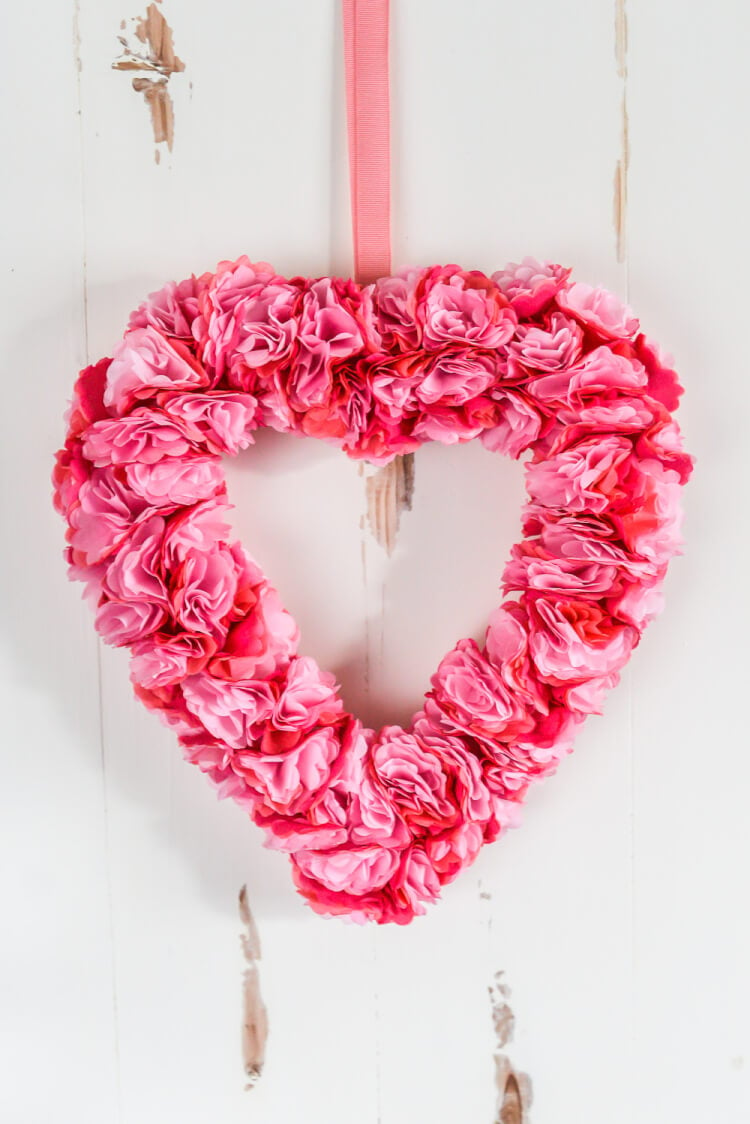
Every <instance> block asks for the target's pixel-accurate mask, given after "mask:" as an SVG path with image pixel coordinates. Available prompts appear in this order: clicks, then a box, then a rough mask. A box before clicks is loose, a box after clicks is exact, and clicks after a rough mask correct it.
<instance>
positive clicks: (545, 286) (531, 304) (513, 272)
mask: <svg viewBox="0 0 750 1124" xmlns="http://www.w3.org/2000/svg"><path fill="white" fill-rule="evenodd" d="M569 276H570V270H569V269H564V268H563V267H562V266H561V265H553V264H552V263H551V262H538V261H537V260H536V258H524V259H523V261H522V262H521V263H520V264H517V263H516V262H511V263H510V265H507V266H506V267H505V269H499V270H498V271H497V273H493V274H492V280H493V281H494V283H495V284H496V285H497V287H498V289H499V290H500V292H501V293H503V294H504V295H505V296H506V297H507V298H508V300H509V301H510V303H511V305H512V307H513V309H514V311H515V312H516V314H517V315H518V316H524V317H526V316H536V314H537V313H538V312H540V311H541V310H542V309H543V308H544V307H545V305H548V304H549V303H550V301H552V300H553V299H554V297H555V296H556V295H557V293H559V291H560V290H561V289H562V288H563V286H564V285H565V283H566V281H567V279H568V277H569Z"/></svg>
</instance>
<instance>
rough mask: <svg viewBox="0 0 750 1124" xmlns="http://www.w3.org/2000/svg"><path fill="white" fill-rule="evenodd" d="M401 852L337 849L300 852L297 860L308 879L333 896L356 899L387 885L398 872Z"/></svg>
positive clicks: (371, 848)
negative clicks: (341, 894)
mask: <svg viewBox="0 0 750 1124" xmlns="http://www.w3.org/2000/svg"><path fill="white" fill-rule="evenodd" d="M400 857H401V853H400V852H399V851H390V850H387V849H386V848H385V847H337V848H336V849H335V850H333V851H322V852H321V851H298V852H297V854H296V855H295V856H294V861H295V863H296V864H297V866H298V867H299V869H300V870H301V871H302V873H303V874H305V875H306V876H307V877H308V878H311V879H314V880H315V881H316V882H319V883H320V884H321V886H324V887H325V888H326V889H327V890H330V891H332V892H333V893H342V892H343V893H347V894H352V895H355V896H361V895H363V894H368V893H370V892H371V891H373V890H379V889H380V888H381V887H382V886H385V884H386V882H388V881H389V880H390V879H391V878H392V877H393V875H394V874H395V872H396V870H397V869H398V865H399V861H400Z"/></svg>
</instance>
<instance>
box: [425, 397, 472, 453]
mask: <svg viewBox="0 0 750 1124" xmlns="http://www.w3.org/2000/svg"><path fill="white" fill-rule="evenodd" d="M483 422H484V419H481V418H480V419H479V420H478V421H476V422H474V421H471V420H469V419H468V418H467V416H466V414H465V413H464V412H463V411H461V410H460V409H455V408H452V407H450V406H443V405H440V406H431V407H430V408H429V410H425V411H424V413H423V414H421V416H420V418H419V421H418V422H417V423H416V425H415V426H414V429H413V430H412V434H413V436H414V437H416V438H418V439H419V440H420V441H437V442H438V443H439V444H441V445H457V444H459V443H461V442H463V441H472V440H473V439H474V438H475V437H478V436H479V434H480V433H481V432H482V430H483V429H484V428H485V425H484V424H483Z"/></svg>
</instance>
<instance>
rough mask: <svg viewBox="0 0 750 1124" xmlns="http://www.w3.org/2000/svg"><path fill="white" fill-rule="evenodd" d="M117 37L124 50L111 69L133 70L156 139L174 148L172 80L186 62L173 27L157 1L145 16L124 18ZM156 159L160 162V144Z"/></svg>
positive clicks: (134, 87)
mask: <svg viewBox="0 0 750 1124" xmlns="http://www.w3.org/2000/svg"><path fill="white" fill-rule="evenodd" d="M117 38H118V41H119V43H120V47H121V54H120V56H119V58H117V59H115V61H114V62H113V63H112V69H113V70H125V71H132V72H134V74H133V81H132V85H133V89H134V90H135V91H136V93H139V94H143V99H144V101H145V102H146V105H147V106H148V107H149V111H150V114H151V128H152V131H153V135H154V142H155V144H157V145H159V144H166V146H167V148H168V149H169V151H170V152H171V151H172V145H173V144H174V106H173V104H172V98H171V97H170V95H169V80H170V78H171V77H172V75H173V74H178V73H180V72H181V71H183V70H184V69H185V64H184V62H183V61H182V59H180V58H178V57H177V55H176V54H175V50H174V39H173V32H172V28H171V27H170V26H169V24H168V23H167V21H166V19H165V18H164V15H163V14H162V12H161V11H160V10H159V8H157V6H156V4H149V6H148V8H147V9H146V14H145V16H140V17H139V18H137V19H135V20H130V21H125V20H123V22H122V24H121V25H120V34H119V35H118V36H117ZM155 159H156V162H157V164H158V163H159V160H160V152H159V149H158V148H157V149H156V153H155Z"/></svg>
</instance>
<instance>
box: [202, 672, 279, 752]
mask: <svg viewBox="0 0 750 1124" xmlns="http://www.w3.org/2000/svg"><path fill="white" fill-rule="evenodd" d="M182 695H183V697H184V699H185V705H186V706H187V708H188V710H189V711H190V713H191V714H194V715H195V716H196V718H198V720H199V721H200V722H201V724H202V725H203V726H205V728H206V729H207V730H208V732H209V734H212V735H213V737H215V738H218V739H219V741H221V742H223V743H224V744H225V745H228V746H232V747H233V748H235V749H243V748H245V747H247V746H252V745H254V744H255V742H256V741H257V740H258V738H259V737H260V735H261V733H262V727H263V724H264V723H265V722H266V721H267V720H268V719H269V718H270V716H271V713H272V712H273V707H274V703H275V702H276V699H275V696H274V692H273V690H272V688H271V685H270V684H269V683H267V682H266V681H265V680H263V679H257V680H247V681H243V682H238V683H229V682H227V681H226V680H225V679H216V678H214V676H213V675H210V674H209V673H208V672H207V671H199V672H198V674H197V675H190V676H188V678H187V679H185V680H184V681H183V683H182Z"/></svg>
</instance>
